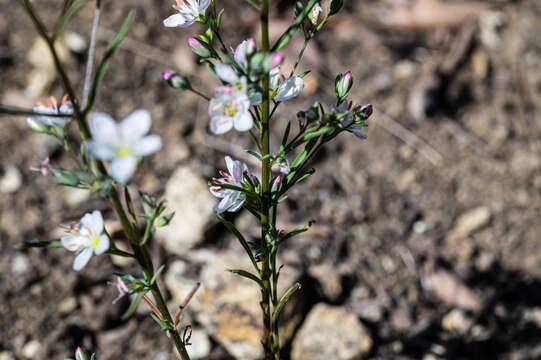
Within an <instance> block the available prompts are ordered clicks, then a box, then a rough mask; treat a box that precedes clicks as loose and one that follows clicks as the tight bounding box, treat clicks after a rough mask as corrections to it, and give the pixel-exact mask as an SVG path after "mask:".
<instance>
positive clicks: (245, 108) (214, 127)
mask: <svg viewBox="0 0 541 360" xmlns="http://www.w3.org/2000/svg"><path fill="white" fill-rule="evenodd" d="M249 110H250V99H249V98H248V95H247V94H246V93H245V92H242V91H239V90H237V89H236V88H234V87H230V86H220V87H218V88H216V96H215V97H214V98H212V99H211V100H210V104H209V116H210V130H211V131H212V132H213V133H215V134H224V133H226V132H228V131H229V130H231V129H232V128H233V127H235V129H236V130H238V131H248V130H250V129H251V128H252V125H253V120H252V115H251V114H250V111H249Z"/></svg>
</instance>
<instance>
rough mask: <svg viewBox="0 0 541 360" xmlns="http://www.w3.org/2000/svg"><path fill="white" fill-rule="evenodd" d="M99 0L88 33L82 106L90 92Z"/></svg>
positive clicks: (98, 20) (98, 16)
mask: <svg viewBox="0 0 541 360" xmlns="http://www.w3.org/2000/svg"><path fill="white" fill-rule="evenodd" d="M100 7H101V0H96V8H95V9H94V20H93V21H92V33H91V35H90V46H89V47H88V60H87V62H86V73H85V82H84V86H83V98H82V108H83V109H84V108H86V104H88V93H89V92H90V82H91V78H92V68H93V67H94V55H95V52H96V37H97V35H98V24H99V22H100Z"/></svg>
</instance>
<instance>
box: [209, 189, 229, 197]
mask: <svg viewBox="0 0 541 360" xmlns="http://www.w3.org/2000/svg"><path fill="white" fill-rule="evenodd" d="M209 190H210V193H211V194H212V195H214V196H216V197H217V198H223V197H224V196H225V191H224V189H223V188H222V187H221V186H211V187H210V188H209Z"/></svg>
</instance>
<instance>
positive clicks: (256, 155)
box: [244, 149, 263, 161]
mask: <svg viewBox="0 0 541 360" xmlns="http://www.w3.org/2000/svg"><path fill="white" fill-rule="evenodd" d="M244 151H246V152H247V153H248V154H250V155H252V156H254V157H255V158H257V159H258V160H260V161H263V158H262V157H261V154H259V153H257V152H255V151H253V150H250V149H246V150H244Z"/></svg>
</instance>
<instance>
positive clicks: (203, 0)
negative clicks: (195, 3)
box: [199, 0, 210, 14]
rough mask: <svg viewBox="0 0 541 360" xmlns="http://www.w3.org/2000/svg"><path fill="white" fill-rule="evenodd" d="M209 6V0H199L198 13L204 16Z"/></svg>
mask: <svg viewBox="0 0 541 360" xmlns="http://www.w3.org/2000/svg"><path fill="white" fill-rule="evenodd" d="M209 5H210V0H201V1H200V2H199V13H200V14H204V13H205V11H206V10H207V8H208V7H209Z"/></svg>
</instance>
